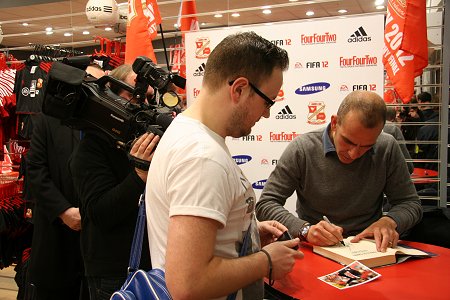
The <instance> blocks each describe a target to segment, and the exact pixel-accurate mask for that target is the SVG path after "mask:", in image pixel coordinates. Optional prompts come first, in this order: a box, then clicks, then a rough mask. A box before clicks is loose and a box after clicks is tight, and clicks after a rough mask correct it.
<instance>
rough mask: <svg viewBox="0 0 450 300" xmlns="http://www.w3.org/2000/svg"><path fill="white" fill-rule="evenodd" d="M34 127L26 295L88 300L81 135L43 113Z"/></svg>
mask: <svg viewBox="0 0 450 300" xmlns="http://www.w3.org/2000/svg"><path fill="white" fill-rule="evenodd" d="M86 72H87V73H88V74H89V75H90V76H92V77H95V78H98V77H101V76H103V75H104V72H103V71H102V70H101V69H99V68H98V67H96V66H88V67H87V69H86ZM32 122H33V135H32V138H31V144H30V150H29V152H28V154H27V156H26V160H27V176H26V179H27V182H28V183H29V184H28V187H29V188H30V192H31V194H32V199H33V201H34V202H35V206H34V209H33V225H34V229H33V241H32V244H31V249H32V250H31V256H30V265H29V269H28V278H27V280H28V282H27V286H26V287H25V292H24V293H25V295H29V294H32V295H34V298H33V299H34V300H53V299H54V300H59V299H66V300H78V299H80V300H86V299H89V297H88V295H87V294H88V293H87V287H85V286H84V285H85V284H84V282H83V273H84V272H83V262H82V259H81V253H80V230H81V217H80V212H79V208H78V207H79V201H78V198H77V196H76V193H75V191H74V187H73V184H72V178H71V177H70V174H69V170H68V161H69V157H70V155H71V154H72V152H73V151H74V149H75V148H76V146H77V145H78V143H79V140H80V138H79V136H80V135H79V131H78V130H75V129H71V128H69V127H67V126H64V125H62V124H61V120H58V119H56V118H53V117H51V116H48V115H45V114H43V113H39V114H36V115H33V116H32ZM61 266H64V267H63V268H62V267H61ZM82 282H83V283H82Z"/></svg>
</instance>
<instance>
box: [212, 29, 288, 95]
mask: <svg viewBox="0 0 450 300" xmlns="http://www.w3.org/2000/svg"><path fill="white" fill-rule="evenodd" d="M288 67H289V57H288V54H287V52H286V50H284V49H281V48H279V47H277V46H275V45H274V44H272V43H271V42H270V41H268V40H266V39H264V38H263V37H261V36H259V35H257V34H256V33H254V32H242V33H236V34H232V35H229V36H227V37H226V38H224V39H223V40H222V41H221V42H220V43H219V44H218V45H217V46H216V47H215V48H214V50H213V51H212V52H211V54H210V55H209V58H208V61H207V62H206V67H205V74H204V77H203V84H204V85H205V86H208V87H209V88H211V89H216V88H219V87H220V86H221V85H222V84H224V82H228V81H230V80H234V79H236V78H237V77H240V76H243V77H247V78H248V79H249V80H250V81H251V82H253V83H254V84H256V85H258V84H260V83H261V81H262V80H263V79H265V78H267V77H268V76H270V75H271V74H272V72H273V70H274V69H275V68H280V69H281V70H282V71H285V70H287V68H288Z"/></svg>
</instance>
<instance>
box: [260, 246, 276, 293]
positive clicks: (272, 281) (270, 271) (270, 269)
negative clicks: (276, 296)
mask: <svg viewBox="0 0 450 300" xmlns="http://www.w3.org/2000/svg"><path fill="white" fill-rule="evenodd" d="M260 251H261V252H262V253H264V254H265V255H266V256H267V259H268V260H269V284H270V285H273V284H274V283H275V280H273V279H272V258H271V257H270V254H269V252H267V251H266V250H264V249H261V250H260Z"/></svg>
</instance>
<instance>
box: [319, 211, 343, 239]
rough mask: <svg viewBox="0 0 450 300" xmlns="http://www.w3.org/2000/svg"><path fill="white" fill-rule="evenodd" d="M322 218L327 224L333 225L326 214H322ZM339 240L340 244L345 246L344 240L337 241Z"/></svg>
mask: <svg viewBox="0 0 450 300" xmlns="http://www.w3.org/2000/svg"><path fill="white" fill-rule="evenodd" d="M323 219H324V220H325V222H327V223H328V224H330V225H333V223H331V221H330V219H328V218H327V216H323ZM339 242H340V243H341V244H342V246H345V243H344V241H339Z"/></svg>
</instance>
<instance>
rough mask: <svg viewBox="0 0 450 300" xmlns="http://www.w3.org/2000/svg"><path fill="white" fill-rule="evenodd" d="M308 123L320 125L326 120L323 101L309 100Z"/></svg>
mask: <svg viewBox="0 0 450 300" xmlns="http://www.w3.org/2000/svg"><path fill="white" fill-rule="evenodd" d="M308 109H309V113H308V121H307V122H308V123H309V124H312V125H321V124H325V122H326V115H325V103H323V101H315V102H309V104H308Z"/></svg>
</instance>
